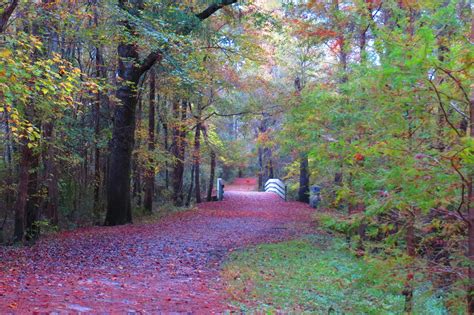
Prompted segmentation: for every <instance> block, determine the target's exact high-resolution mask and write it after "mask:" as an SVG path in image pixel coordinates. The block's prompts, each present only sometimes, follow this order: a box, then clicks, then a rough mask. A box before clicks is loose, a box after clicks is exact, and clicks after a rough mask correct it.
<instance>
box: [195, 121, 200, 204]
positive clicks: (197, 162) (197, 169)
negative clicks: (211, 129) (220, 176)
mask: <svg viewBox="0 0 474 315" xmlns="http://www.w3.org/2000/svg"><path fill="white" fill-rule="evenodd" d="M199 119H201V117H199ZM200 166H201V122H198V123H197V124H196V134H195V137H194V181H195V184H194V186H195V191H196V203H201V183H200V178H199V175H200V174H199V173H200Z"/></svg>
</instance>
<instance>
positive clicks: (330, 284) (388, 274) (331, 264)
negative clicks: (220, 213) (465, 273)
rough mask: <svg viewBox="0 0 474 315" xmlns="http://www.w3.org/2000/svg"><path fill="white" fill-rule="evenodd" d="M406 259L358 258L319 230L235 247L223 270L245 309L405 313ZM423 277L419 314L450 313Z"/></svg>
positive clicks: (234, 296) (416, 311) (236, 300)
mask: <svg viewBox="0 0 474 315" xmlns="http://www.w3.org/2000/svg"><path fill="white" fill-rule="evenodd" d="M405 264H406V262H405V261H402V260H397V259H389V260H388V259H381V258H373V257H372V258H368V257H363V258H357V257H355V256H354V255H353V254H352V253H351V252H350V251H348V250H347V249H346V246H345V244H344V241H343V240H341V239H337V238H336V239H331V238H329V237H328V236H322V235H317V236H316V235H314V236H308V237H306V238H304V239H299V240H294V241H289V242H283V243H277V244H263V245H259V246H256V247H252V248H249V249H245V250H242V251H238V252H235V253H233V254H232V255H231V256H230V257H229V260H228V261H227V263H226V264H225V266H224V270H223V275H224V279H225V280H226V282H227V290H228V293H230V295H231V297H232V300H233V301H232V302H233V303H234V304H235V305H237V306H238V307H239V308H240V309H241V310H242V311H244V312H267V313H276V312H285V313H286V312H293V313H311V314H403V313H404V305H405V297H404V296H403V294H402V292H403V290H404V281H405V279H406V268H404V267H405ZM417 277H419V276H418V275H417ZM418 280H419V281H417V287H416V288H415V290H414V297H413V300H414V308H413V313H414V314H447V311H446V309H445V308H444V306H443V303H442V302H443V301H442V299H441V298H440V297H438V296H439V294H437V293H438V292H434V291H433V289H432V286H431V285H430V283H429V281H424V280H423V279H418Z"/></svg>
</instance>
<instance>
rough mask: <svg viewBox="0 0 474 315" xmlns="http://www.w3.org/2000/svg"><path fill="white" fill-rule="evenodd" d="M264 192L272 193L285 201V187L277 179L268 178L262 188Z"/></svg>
mask: <svg viewBox="0 0 474 315" xmlns="http://www.w3.org/2000/svg"><path fill="white" fill-rule="evenodd" d="M263 188H264V190H265V191H269V192H273V193H275V194H277V195H278V196H280V197H281V198H282V199H283V200H285V201H286V193H287V187H286V185H285V183H283V182H282V181H281V180H279V179H277V178H270V179H269V180H267V182H266V183H265V185H264V186H263Z"/></svg>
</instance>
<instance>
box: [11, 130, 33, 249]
mask: <svg viewBox="0 0 474 315" xmlns="http://www.w3.org/2000/svg"><path fill="white" fill-rule="evenodd" d="M28 144H29V142H28V140H27V138H26V137H25V140H23V141H22V145H21V151H20V167H19V176H18V188H17V190H18V195H17V197H16V202H15V231H14V235H13V241H14V242H22V241H23V240H24V237H25V214H26V204H27V201H28V182H29V177H30V168H31V160H32V156H33V153H32V151H31V149H30V148H29V147H28Z"/></svg>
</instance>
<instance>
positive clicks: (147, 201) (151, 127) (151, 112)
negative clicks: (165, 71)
mask: <svg viewBox="0 0 474 315" xmlns="http://www.w3.org/2000/svg"><path fill="white" fill-rule="evenodd" d="M155 84H156V80H155V71H154V70H151V71H150V95H149V96H150V98H149V109H148V152H149V154H150V158H149V161H148V163H149V166H148V167H147V169H146V171H145V198H144V202H143V205H144V207H145V210H146V211H147V212H148V213H152V211H153V197H154V194H155V166H154V159H153V157H152V156H153V153H154V151H155Z"/></svg>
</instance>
